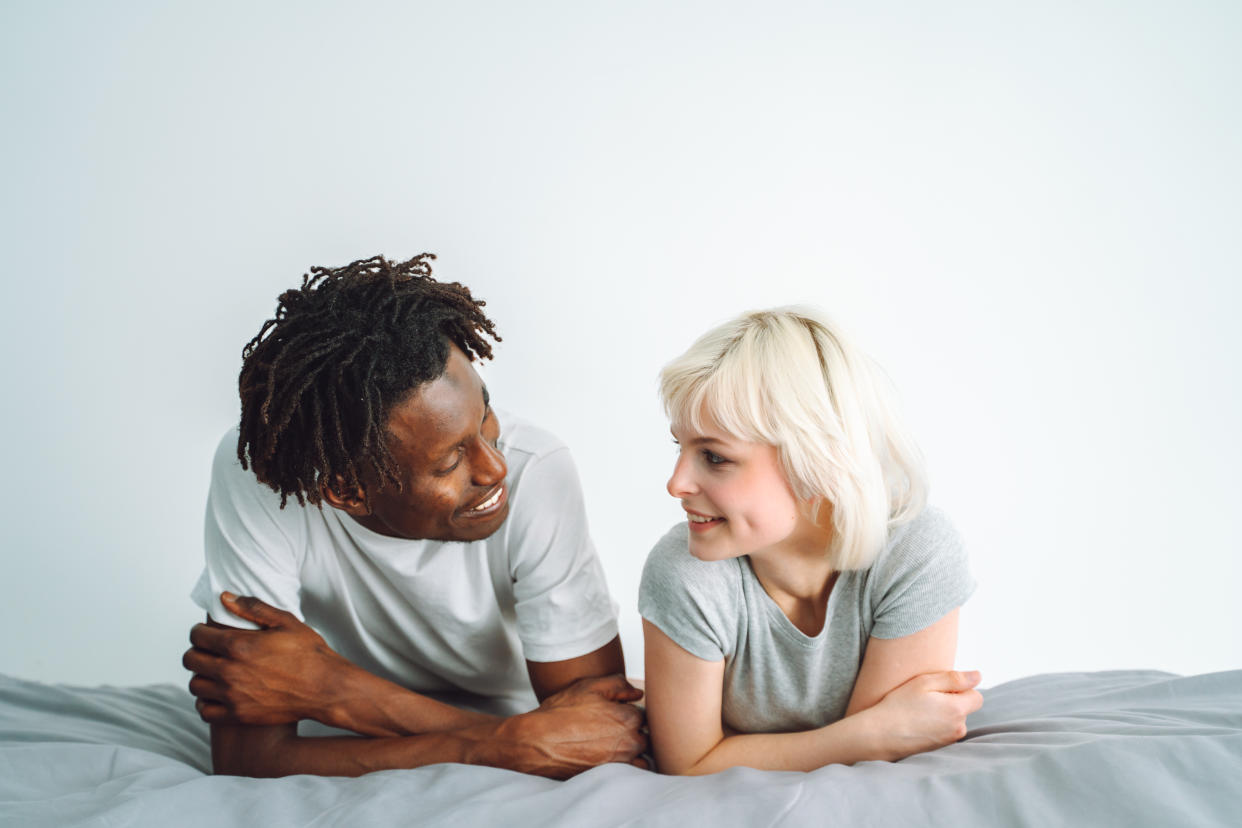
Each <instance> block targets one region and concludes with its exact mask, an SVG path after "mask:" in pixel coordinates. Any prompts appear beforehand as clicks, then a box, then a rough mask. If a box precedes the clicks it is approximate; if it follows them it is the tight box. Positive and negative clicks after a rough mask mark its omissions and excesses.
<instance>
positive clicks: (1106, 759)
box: [0, 670, 1242, 828]
mask: <svg viewBox="0 0 1242 828" xmlns="http://www.w3.org/2000/svg"><path fill="white" fill-rule="evenodd" d="M984 697H985V703H984V706H983V709H982V710H980V711H979V712H978V713H976V714H975V715H973V716H971V718H970V720H969V722H968V724H969V726H970V731H969V733H968V734H967V736H966V738H965V739H963V740H962V741H960V742H958V743H956V744H953V745H950V746H948V747H945V748H942V749H940V750H937V751H934V752H931V753H925V754H920V755H916V756H912V757H910V758H908V759H905V760H903V761H901V762H897V763H893V764H890V763H885V762H864V763H861V764H858V765H855V766H852V767H846V766H841V765H832V766H828V767H825V768H821V769H820V770H818V771H815V772H812V773H788V772H772V771H757V770H752V769H748V768H734V769H732V770H729V771H726V772H724V773H719V774H716V775H714V776H709V777H699V778H676V777H666V776H660V775H657V774H654V773H650V772H648V771H642V770H638V769H636V768H632V767H629V766H623V765H607V766H604V767H600V768H596V769H595V770H592V771H589V772H587V773H584V774H581V775H580V776H578V777H576V778H574V779H571V780H569V781H567V782H553V781H549V780H546V779H541V778H537V777H531V776H525V775H522V774H519V773H514V772H512V771H505V770H498V769H494V768H479V767H469V766H465V765H433V766H430V767H426V768H417V769H413V770H396V771H385V772H382V773H374V774H370V775H368V776H364V777H361V778H358V779H346V778H317V777H310V776H294V777H287V778H284V779H270V780H255V779H242V778H236V777H213V776H211V775H210V774H209V772H208V771H209V766H210V755H209V749H208V734H207V727H206V725H204V724H203V723H202V722H201V721H199V719H198V718H197V716H196V715H195V713H194V707H193V704H192V702H191V698H190V696H189V693H188V692H187V691H186V690H185V689H184V688H183V687H178V686H174V685H153V686H148V687H98V688H86V687H71V686H64V685H49V684H41V683H38V682H31V681H24V680H21V679H17V678H10V677H4V676H0V825H3V826H23V828H25V826H76V825H108V826H111V825H160V826H163V825H177V826H196V825H203V826H212V828H218V826H222V825H225V826H228V825H311V824H313V825H316V826H326V825H349V826H354V825H368V826H370V825H415V824H417V825H453V826H461V825H506V826H526V825H532V826H535V825H538V826H545V825H553V826H556V825H574V826H580V825H669V826H678V828H686V826H690V825H699V824H713V825H747V826H752V825H778V824H779V825H828V824H840V825H953V826H970V825H988V826H995V825H1040V826H1043V825H1066V824H1071V825H1091V826H1099V825H1125V826H1135V825H1160V826H1169V825H1242V670H1236V671H1229V672H1221V673H1211V674H1207V675H1198V676H1188V677H1181V676H1176V675H1172V674H1169V673H1160V672H1152V671H1113V672H1099V673H1057V674H1048V675H1038V676H1032V677H1030V678H1025V679H1020V680H1017V681H1012V682H1009V683H1006V684H1002V685H999V686H997V687H993V688H991V689H988V690H985V691H984Z"/></svg>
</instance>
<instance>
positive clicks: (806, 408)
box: [660, 308, 927, 570]
mask: <svg viewBox="0 0 1242 828" xmlns="http://www.w3.org/2000/svg"><path fill="white" fill-rule="evenodd" d="M660 396H661V398H662V399H663V401H664V410H665V412H666V413H667V414H668V416H669V419H670V420H671V421H672V422H674V423H682V424H686V425H689V426H690V427H691V428H693V429H695V430H702V427H703V420H704V417H705V415H706V417H708V418H710V419H711V420H713V421H714V422H715V423H716V424H717V425H718V426H719V427H721V428H723V429H724V430H725V431H726V432H728V433H730V434H731V435H732V436H734V437H735V438H737V439H740V440H746V441H749V442H757V443H767V444H769V445H772V446H775V447H776V449H777V454H778V457H779V459H780V465H781V470H782V471H783V472H784V475H785V479H786V480H787V481H789V484H790V486H791V487H792V488H793V491H794V494H795V495H796V496H797V497H798V498H799V499H800V500H802V501H806V502H808V503H809V513H808V516H809V517H810V518H811V520H813V521H816V522H819V521H820V520H821V519H822V517H823V515H822V510H823V507H824V506H825V504H828V508H829V509H830V510H831V520H832V530H833V531H832V541H831V544H830V546H829V548H828V550H827V554H828V556H829V557H830V558H831V561H832V566H833V567H834V568H835V569H839V570H849V569H865V568H866V567H868V566H870V565H871V563H872V562H873V561H874V560H875V558H876V556H877V555H878V554H879V553H880V551H881V550H882V549H883V548H884V544H885V541H886V540H887V537H888V532H889V530H890V529H891V528H892V527H893V526H896V525H897V524H899V523H902V522H905V521H908V520H910V519H912V518H914V517H916V516H917V515H918V514H919V513H920V512H921V511H922V510H923V507H924V505H925V504H926V502H927V482H926V477H925V472H924V468H923V458H922V454H921V453H920V452H919V449H918V446H917V445H916V444H915V442H914V440H913V439H912V438H911V437H910V435H909V434H908V433H907V432H906V430H905V427H904V426H903V425H902V424H901V422H900V420H899V419H898V417H897V413H896V408H895V404H894V394H893V389H892V384H891V383H890V381H889V379H888V377H887V375H885V374H884V372H883V371H882V370H881V369H880V367H879V366H878V365H877V364H876V363H875V362H873V361H872V360H871V359H870V358H869V357H868V356H867V355H866V354H864V353H862V352H861V351H859V350H857V349H856V348H855V347H854V346H853V345H852V344H851V343H850V342H849V341H848V340H846V339H845V337H843V336H842V334H841V333H840V332H839V331H836V330H834V329H833V327H832V326H831V325H830V324H829V323H828V321H827V320H826V319H824V318H823V317H822V316H821V315H820V314H818V313H817V312H815V311H812V310H810V309H807V308H775V309H773V310H766V311H753V312H750V313H744V314H742V315H741V316H739V317H737V318H736V319H734V320H732V321H730V322H726V323H725V324H723V325H720V326H719V327H716V328H713V329H712V330H710V331H708V332H707V333H705V334H703V336H701V337H699V339H698V340H697V341H695V343H694V344H693V345H691V346H690V349H689V350H688V351H686V352H685V353H684V354H682V355H681V356H680V357H678V358H677V359H675V360H673V361H672V362H670V363H669V364H668V365H666V366H665V367H664V370H662V371H661V372H660ZM824 525H827V524H824Z"/></svg>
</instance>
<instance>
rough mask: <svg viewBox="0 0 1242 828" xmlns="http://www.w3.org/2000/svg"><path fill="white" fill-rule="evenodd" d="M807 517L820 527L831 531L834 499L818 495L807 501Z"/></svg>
mask: <svg viewBox="0 0 1242 828" xmlns="http://www.w3.org/2000/svg"><path fill="white" fill-rule="evenodd" d="M806 504H807V507H806V508H807V513H806V514H807V517H808V518H810V519H811V522H812V523H814V524H815V525H816V526H818V527H819V528H820V529H824V530H826V531H829V532H831V531H832V529H833V526H832V501H831V500H829V499H828V498H826V497H823V496H821V495H816V496H815V497H812V498H810V499H808V500H807V501H806Z"/></svg>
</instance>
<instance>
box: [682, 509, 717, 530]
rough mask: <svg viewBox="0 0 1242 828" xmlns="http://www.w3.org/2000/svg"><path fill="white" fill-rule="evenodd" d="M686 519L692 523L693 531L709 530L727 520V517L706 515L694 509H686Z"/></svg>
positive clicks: (691, 528)
mask: <svg viewBox="0 0 1242 828" xmlns="http://www.w3.org/2000/svg"><path fill="white" fill-rule="evenodd" d="M683 508H684V507H683ZM686 519H687V523H689V525H690V531H691V532H707V531H709V530H711V529H712V528H714V527H716V526H719V525H720V524H722V523H724V522H725V519H724V518H722V517H716V516H714V515H705V514H703V513H702V512H696V511H694V510H693V509H686Z"/></svg>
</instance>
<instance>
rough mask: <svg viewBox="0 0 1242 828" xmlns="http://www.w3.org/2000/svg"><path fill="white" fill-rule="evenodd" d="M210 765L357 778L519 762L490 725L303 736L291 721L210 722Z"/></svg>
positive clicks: (237, 772) (234, 772) (240, 771)
mask: <svg viewBox="0 0 1242 828" xmlns="http://www.w3.org/2000/svg"><path fill="white" fill-rule="evenodd" d="M211 758H212V767H213V769H214V771H215V773H217V774H225V775H230V776H249V777H256V778H262V777H276V776H290V775H293V774H302V773H306V774H314V775H316V776H361V775H362V774H364V773H370V772H372V771H378V770H391V769H394V768H416V767H421V766H423V765H431V764H435V763H437V762H461V763H465V764H485V765H492V766H495V767H511V766H514V765H517V764H519V757H518V756H517V755H516V752H515V751H511V750H506V741H505V740H504V739H503V738H498V737H497V733H496V732H495V727H494V726H493V725H482V726H479V725H475V726H472V727H466V728H462V729H460V730H454V731H445V732H440V733H425V734H422V735H418V736H396V737H388V738H375V739H373V738H366V737H351V736H339V737H337V736H330V737H308V736H299V735H298V734H297V726H296V725H274V726H269V727H247V726H244V725H212V728H211Z"/></svg>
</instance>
